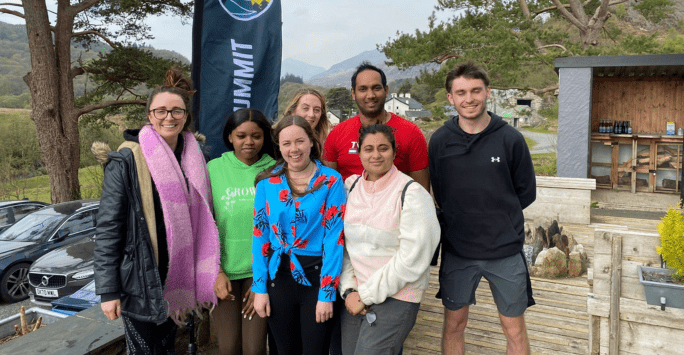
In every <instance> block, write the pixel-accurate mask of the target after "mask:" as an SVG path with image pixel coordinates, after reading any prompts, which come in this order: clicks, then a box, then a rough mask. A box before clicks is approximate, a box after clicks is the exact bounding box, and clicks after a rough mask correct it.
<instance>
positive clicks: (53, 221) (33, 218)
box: [0, 210, 64, 242]
mask: <svg viewBox="0 0 684 355" xmlns="http://www.w3.org/2000/svg"><path fill="white" fill-rule="evenodd" d="M63 219H64V215H63V214H61V213H56V212H55V211H54V210H46V211H41V212H36V213H31V214H29V215H28V216H26V217H24V218H22V220H21V221H19V222H17V223H15V224H14V225H12V226H11V227H9V228H7V230H5V231H4V232H2V234H0V241H12V242H35V241H38V240H40V239H41V238H42V237H43V236H45V234H46V233H52V231H53V230H54V229H55V228H57V226H58V225H59V223H60V222H61V221H62V220H63Z"/></svg>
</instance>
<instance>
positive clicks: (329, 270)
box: [318, 174, 347, 302]
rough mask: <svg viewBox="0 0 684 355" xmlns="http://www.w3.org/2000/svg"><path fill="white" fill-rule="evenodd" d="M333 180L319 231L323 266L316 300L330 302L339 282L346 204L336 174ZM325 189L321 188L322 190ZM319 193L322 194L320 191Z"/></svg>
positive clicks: (341, 183)
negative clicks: (321, 240) (321, 238)
mask: <svg viewBox="0 0 684 355" xmlns="http://www.w3.org/2000/svg"><path fill="white" fill-rule="evenodd" d="M333 177H334V178H335V179H334V182H333V183H332V184H329V185H328V187H327V188H328V189H329V191H327V197H326V200H325V212H324V214H323V220H324V226H321V229H322V231H323V233H324V235H323V255H324V257H323V265H322V267H321V288H320V290H319V292H318V300H319V301H322V302H332V301H334V300H335V298H336V296H335V291H336V290H337V286H338V285H339V282H340V271H341V270H342V259H343V251H344V221H343V214H344V210H345V208H346V204H347V195H346V192H345V189H344V184H343V182H342V177H341V176H339V175H338V174H335V175H332V174H331V176H330V177H328V179H329V180H330V179H331V178H333ZM324 188H325V187H323V189H324ZM319 192H320V193H324V192H323V191H320V190H319Z"/></svg>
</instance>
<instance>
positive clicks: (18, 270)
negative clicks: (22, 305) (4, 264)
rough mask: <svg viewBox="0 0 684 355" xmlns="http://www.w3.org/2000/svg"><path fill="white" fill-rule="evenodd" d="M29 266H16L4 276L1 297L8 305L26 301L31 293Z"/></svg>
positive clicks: (0, 287)
mask: <svg viewBox="0 0 684 355" xmlns="http://www.w3.org/2000/svg"><path fill="white" fill-rule="evenodd" d="M29 266H30V265H29V264H16V265H14V266H12V267H11V268H9V270H7V271H6V272H5V273H4V274H3V275H2V280H1V284H0V297H2V300H3V301H5V302H8V303H14V302H18V301H21V300H23V299H26V298H27V297H28V292H29V282H28V269H29Z"/></svg>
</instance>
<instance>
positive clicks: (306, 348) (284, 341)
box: [267, 255, 333, 355]
mask: <svg viewBox="0 0 684 355" xmlns="http://www.w3.org/2000/svg"><path fill="white" fill-rule="evenodd" d="M297 258H298V260H299V261H300V263H301V264H302V267H303V268H304V274H305V275H306V278H307V280H309V282H310V283H311V286H304V285H300V284H298V283H297V281H295V280H294V278H293V277H292V274H291V273H290V270H289V265H290V260H289V258H288V257H287V256H286V255H284V256H283V258H282V260H281V266H282V265H285V267H281V268H280V269H279V270H278V273H277V274H276V277H275V279H274V280H271V279H269V280H268V283H267V292H268V296H269V301H270V304H271V316H270V317H269V318H268V325H269V327H270V328H271V330H272V332H273V336H274V338H275V341H276V344H277V347H278V353H279V354H280V355H301V354H304V355H321V354H327V353H328V349H325V347H326V341H325V339H326V333H327V332H328V328H329V327H332V325H333V324H332V322H331V321H327V322H324V323H316V304H317V303H318V290H319V288H320V276H321V263H320V258H314V257H304V256H298V257H297ZM316 259H318V260H316Z"/></svg>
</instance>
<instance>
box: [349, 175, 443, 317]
mask: <svg viewBox="0 0 684 355" xmlns="http://www.w3.org/2000/svg"><path fill="white" fill-rule="evenodd" d="M434 211H435V207H434V204H433V202H432V197H431V196H430V194H429V193H428V192H427V191H425V190H423V189H421V188H418V187H409V189H408V190H407V192H406V198H405V200H404V206H403V208H402V211H401V217H400V221H399V236H398V238H399V249H398V250H397V253H396V254H395V255H394V256H393V257H392V258H391V259H390V260H389V261H388V262H387V264H385V265H383V266H382V267H381V268H379V269H378V270H376V271H375V272H374V273H373V274H372V275H371V277H369V278H368V280H367V281H366V282H365V283H363V284H362V285H359V288H358V290H359V296H360V297H361V301H362V302H363V303H364V304H366V305H372V304H379V303H382V302H384V301H385V300H386V299H387V297H390V296H393V295H395V294H396V293H397V292H399V291H401V289H403V288H404V287H406V285H407V284H409V283H412V282H416V281H418V280H419V279H420V278H421V277H423V275H425V272H426V271H427V270H428V268H429V267H430V261H431V260H432V254H433V253H434V251H435V248H436V247H437V243H439V235H440V229H439V222H438V221H437V216H436V215H435V212H434Z"/></svg>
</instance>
